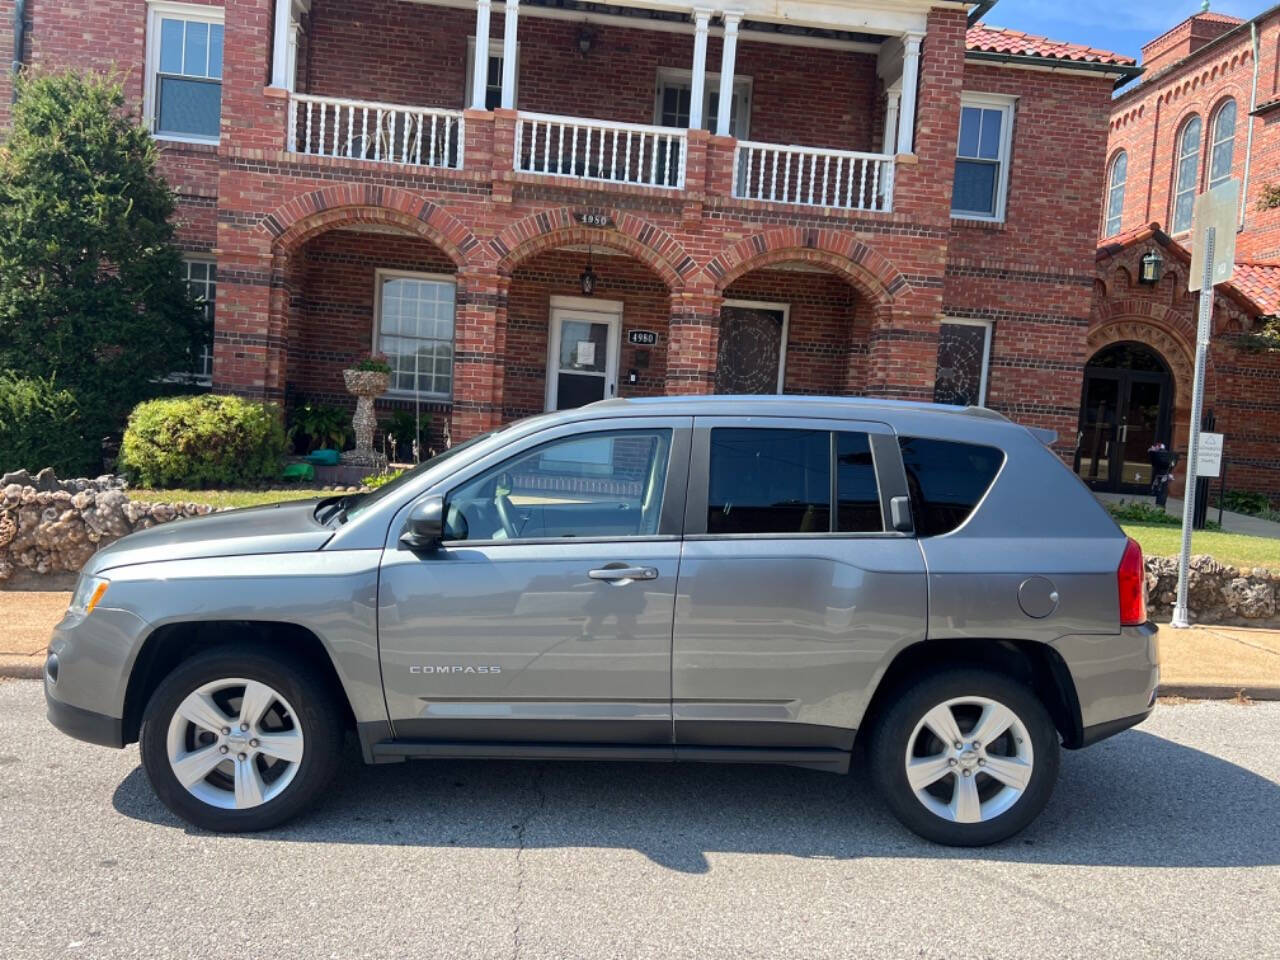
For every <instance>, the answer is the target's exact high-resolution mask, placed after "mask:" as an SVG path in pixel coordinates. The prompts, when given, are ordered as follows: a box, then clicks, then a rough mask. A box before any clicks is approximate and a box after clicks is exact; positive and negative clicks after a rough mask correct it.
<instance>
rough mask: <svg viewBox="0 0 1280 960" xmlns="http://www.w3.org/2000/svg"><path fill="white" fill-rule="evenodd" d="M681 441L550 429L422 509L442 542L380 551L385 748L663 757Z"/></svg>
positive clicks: (685, 429) (678, 434)
mask: <svg viewBox="0 0 1280 960" xmlns="http://www.w3.org/2000/svg"><path fill="white" fill-rule="evenodd" d="M691 426H692V420H691V419H690V418H672V417H663V418H647V417H646V418H616V419H613V420H600V421H591V422H590V423H586V424H584V423H581V422H578V423H574V424H569V425H564V426H560V427H556V428H552V429H548V430H546V431H543V432H541V433H539V434H536V435H534V436H532V437H528V438H525V439H524V440H521V441H519V443H518V444H513V445H512V448H506V449H502V450H499V451H496V452H495V453H493V454H490V455H489V456H488V457H486V458H484V459H483V460H481V461H480V462H479V463H477V464H473V465H471V466H469V467H468V468H467V469H466V471H464V472H463V474H460V475H458V476H455V477H451V478H449V479H448V480H447V481H442V482H441V483H440V484H438V485H437V487H436V488H434V489H433V490H430V491H427V492H426V493H425V494H424V496H430V495H433V494H434V495H443V496H444V497H445V531H446V532H445V539H444V542H443V543H442V544H441V545H440V546H439V547H438V548H436V549H433V550H427V551H417V552H415V551H413V550H409V549H407V548H405V547H403V546H401V547H399V548H395V549H388V550H387V551H386V552H385V554H384V560H383V564H382V573H381V582H380V585H379V607H378V632H379V645H380V655H381V659H382V671H383V686H384V689H385V691H386V697H387V708H388V711H389V714H390V719H391V722H392V725H393V728H394V732H395V736H397V737H408V738H429V739H437V740H469V741H477V740H483V741H524V742H552V741H556V742H574V743H614V744H655V743H659V744H670V743H671V736H672V724H671V624H672V616H673V605H674V598H675V585H676V571H677V567H678V564H679V555H680V526H681V523H682V516H683V509H684V493H685V484H686V478H687V472H688V461H689V443H690V434H691ZM407 506H411V505H407ZM403 513H404V512H403V511H402V514H401V516H403ZM397 522H402V520H398V521H397ZM393 532H394V531H393Z"/></svg>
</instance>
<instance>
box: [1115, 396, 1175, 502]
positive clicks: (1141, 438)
mask: <svg viewBox="0 0 1280 960" xmlns="http://www.w3.org/2000/svg"><path fill="white" fill-rule="evenodd" d="M1164 397H1165V384H1164V380H1163V378H1160V379H1156V380H1149V379H1146V378H1143V377H1140V376H1139V375H1138V374H1134V375H1133V376H1132V379H1131V380H1130V381H1129V396H1128V404H1127V405H1126V409H1125V415H1124V421H1123V425H1122V426H1121V428H1120V449H1119V451H1118V459H1119V460H1120V469H1119V481H1120V485H1121V488H1122V489H1123V488H1132V489H1145V488H1147V487H1150V486H1151V474H1152V468H1151V461H1150V460H1149V458H1148V456H1147V451H1148V450H1149V449H1150V448H1151V447H1152V445H1153V444H1155V443H1156V442H1157V440H1159V439H1160V434H1161V425H1162V423H1163V419H1164V417H1163V414H1164Z"/></svg>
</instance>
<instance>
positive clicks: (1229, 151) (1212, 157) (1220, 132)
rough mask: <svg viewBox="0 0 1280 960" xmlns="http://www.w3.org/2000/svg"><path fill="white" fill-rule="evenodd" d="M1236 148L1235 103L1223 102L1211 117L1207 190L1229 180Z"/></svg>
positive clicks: (1231, 101) (1230, 101)
mask: <svg viewBox="0 0 1280 960" xmlns="http://www.w3.org/2000/svg"><path fill="white" fill-rule="evenodd" d="M1235 147H1236V102H1235V101H1234V100H1227V101H1225V102H1224V103H1223V104H1222V106H1220V107H1219V108H1218V112H1217V113H1216V114H1214V116H1213V146H1212V147H1211V148H1210V150H1209V189H1210V190H1212V189H1213V188H1214V187H1216V186H1218V184H1220V183H1226V182H1227V181H1228V180H1230V179H1231V161H1232V160H1233V159H1234V157H1235Z"/></svg>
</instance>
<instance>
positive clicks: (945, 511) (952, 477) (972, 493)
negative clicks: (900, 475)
mask: <svg viewBox="0 0 1280 960" xmlns="http://www.w3.org/2000/svg"><path fill="white" fill-rule="evenodd" d="M898 444H899V446H901V448H902V465H903V466H904V467H905V468H906V471H907V488H908V490H909V492H910V493H911V511H912V515H913V517H914V519H915V525H916V533H917V534H919V535H920V536H922V537H936V536H938V535H939V534H943V533H950V532H951V531H952V530H954V529H955V528H956V527H958V526H960V524H962V523H964V522H965V521H966V520H967V519H969V514H971V513H973V509H974V507H976V506H977V505H978V501H979V500H981V499H982V497H983V495H984V494H985V493H986V492H987V489H988V488H989V487H990V486H991V481H993V480H994V479H995V478H996V474H997V473H998V472H999V471H1000V465H1001V464H1002V463H1004V453H1003V451H1001V450H998V449H996V448H995V447H984V446H979V445H978V444H974V443H957V442H955V441H953V440H931V439H926V438H924V437H899V438H898Z"/></svg>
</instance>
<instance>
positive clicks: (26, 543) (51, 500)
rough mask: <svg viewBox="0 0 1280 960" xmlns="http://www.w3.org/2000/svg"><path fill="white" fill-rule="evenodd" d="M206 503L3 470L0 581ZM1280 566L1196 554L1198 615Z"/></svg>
mask: <svg viewBox="0 0 1280 960" xmlns="http://www.w3.org/2000/svg"><path fill="white" fill-rule="evenodd" d="M213 510H214V508H213V507H211V506H209V505H208V504H202V503H151V502H147V501H139V500H130V499H129V494H128V492H127V491H126V490H125V484H124V481H123V480H122V479H121V478H119V477H112V476H103V477H98V478H96V479H93V480H87V479H77V480H59V479H58V478H57V477H55V476H54V475H53V471H51V470H42V471H41V472H40V473H38V474H37V475H36V476H34V477H32V476H30V475H29V474H27V472H26V471H25V470H23V471H18V472H16V473H9V474H5V475H4V476H0V583H3V582H4V581H6V580H8V579H10V578H11V577H13V576H14V574H15V573H22V572H27V573H30V574H34V575H46V574H59V573H61V574H70V573H76V572H78V571H79V569H80V568H81V567H82V566H83V565H84V563H85V561H87V560H88V559H89V557H91V556H93V553H94V551H96V550H97V549H98V548H99V547H100V546H104V545H106V544H108V543H111V542H112V541H113V540H118V539H119V538H120V537H123V536H125V535H126V534H129V533H133V532H134V531H135V530H145V529H146V528H147V527H151V526H154V525H155V524H157V523H165V522H167V521H169V520H175V519H177V518H179V517H195V516H202V515H204V514H207V513H212V512H213ZM1177 589H1178V562H1177V560H1176V559H1175V558H1173V557H1148V558H1147V603H1148V605H1149V608H1150V614H1151V617H1152V618H1153V619H1156V620H1168V619H1169V617H1170V616H1171V614H1172V612H1173V604H1174V601H1175V599H1176V597H1177ZM1278 592H1280V571H1276V572H1272V571H1270V570H1266V569H1261V568H1256V569H1251V570H1245V569H1238V568H1236V567H1228V566H1224V565H1223V564H1221V563H1218V561H1216V560H1214V559H1213V558H1212V557H1209V556H1195V557H1192V558H1191V575H1190V578H1189V598H1190V607H1191V617H1192V619H1193V620H1195V621H1196V622H1198V623H1224V624H1226V623H1238V624H1241V623H1242V624H1253V625H1257V626H1274V625H1278V621H1280V618H1278V617H1277V614H1276V608H1277V597H1276V595H1277V593H1278Z"/></svg>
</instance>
